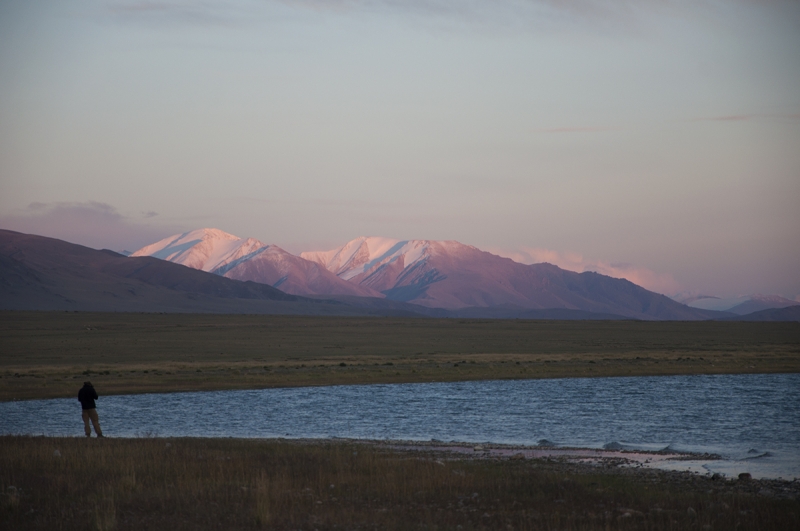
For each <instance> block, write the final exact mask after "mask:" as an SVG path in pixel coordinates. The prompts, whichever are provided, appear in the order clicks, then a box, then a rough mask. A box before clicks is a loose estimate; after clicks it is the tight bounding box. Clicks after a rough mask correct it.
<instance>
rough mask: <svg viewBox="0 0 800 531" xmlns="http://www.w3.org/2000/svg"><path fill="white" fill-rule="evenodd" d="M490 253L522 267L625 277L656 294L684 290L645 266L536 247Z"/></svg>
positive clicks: (674, 282)
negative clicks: (541, 265)
mask: <svg viewBox="0 0 800 531" xmlns="http://www.w3.org/2000/svg"><path fill="white" fill-rule="evenodd" d="M490 252H493V253H495V254H498V255H500V256H505V257H506V258H511V259H512V260H514V261H516V262H520V263H522V264H539V263H542V262H547V263H550V264H553V265H557V266H558V267H560V268H562V269H567V270H569V271H576V272H578V273H583V272H585V271H594V272H596V273H600V274H603V275H608V276H610V277H615V278H624V279H626V280H629V281H631V282H633V283H634V284H638V285H639V286H642V287H644V288H647V289H649V290H650V291H655V292H656V293H664V294H672V293H677V292H679V291H681V285H680V284H679V283H678V281H676V280H675V279H674V278H673V277H672V275H669V274H664V273H657V272H655V271H653V270H651V269H648V268H646V267H640V266H636V265H634V264H629V263H610V262H604V261H602V260H590V259H587V258H584V257H583V255H581V254H579V253H570V252H561V251H553V250H552V249H542V248H535V247H523V248H520V249H516V250H505V249H490Z"/></svg>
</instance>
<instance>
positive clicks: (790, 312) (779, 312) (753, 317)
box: [726, 304, 800, 321]
mask: <svg viewBox="0 0 800 531" xmlns="http://www.w3.org/2000/svg"><path fill="white" fill-rule="evenodd" d="M726 320H728V321H800V304H798V305H795V306H788V307H786V308H769V309H766V310H759V311H757V312H753V313H749V314H747V315H739V316H736V317H729V318H728V319H726Z"/></svg>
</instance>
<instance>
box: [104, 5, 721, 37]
mask: <svg viewBox="0 0 800 531" xmlns="http://www.w3.org/2000/svg"><path fill="white" fill-rule="evenodd" d="M270 3H273V4H282V5H284V6H288V7H290V8H297V9H306V10H313V11H317V12H331V13H354V12H367V13H380V12H387V13H390V14H393V15H411V16H413V17H415V18H417V19H419V20H425V19H443V20H450V21H461V22H463V21H469V22H470V24H471V25H475V24H478V25H481V26H493V25H497V24H498V23H500V24H501V25H502V26H504V27H509V26H516V27H519V28H525V27H528V28H539V27H543V26H552V25H554V24H555V25H563V24H572V23H584V24H585V23H588V24H590V25H594V26H598V25H599V26H608V25H612V26H615V27H618V28H623V29H626V30H630V29H632V28H633V27H634V26H635V23H636V20H637V19H639V18H640V17H641V16H642V15H643V14H645V13H648V12H653V11H659V12H673V11H674V12H678V11H679V10H681V9H682V8H683V4H682V3H675V2H665V1H664V0H638V1H635V2H634V1H632V0H569V1H564V0H491V1H490V0H260V1H259V0H216V1H213V2H212V1H208V0H206V1H202V0H197V1H191V0H149V1H148V0H112V1H111V2H110V4H109V5H108V11H109V12H111V13H112V14H114V15H117V16H120V17H125V18H128V19H132V20H142V21H143V20H156V19H160V20H173V21H181V22H183V23H199V24H207V23H215V24H219V23H223V24H228V23H231V22H233V21H239V22H241V21H243V20H244V19H246V18H247V17H248V16H252V15H255V14H257V13H259V12H261V11H262V10H263V8H264V7H265V6H267V5H268V4H270ZM699 3H700V4H701V6H713V3H712V2H710V1H709V0H706V1H704V0H700V2H699ZM695 4H697V3H695ZM695 7H697V6H696V5H695Z"/></svg>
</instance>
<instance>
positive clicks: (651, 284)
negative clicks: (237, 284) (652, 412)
mask: <svg viewBox="0 0 800 531" xmlns="http://www.w3.org/2000/svg"><path fill="white" fill-rule="evenodd" d="M798 87H800V2H798V1H796V0H794V1H790V0H693V1H689V0H686V1H683V0H638V1H633V0H616V1H615V0H574V1H571V2H564V1H560V0H491V1H490V0H405V1H401V0H328V1H323V0H219V1H202V0H198V1H189V0H169V1H159V0H152V1H133V0H41V1H37V2H30V1H28V0H2V1H0V228H5V229H11V230H17V231H21V232H28V233H34V234H41V235H45V236H52V237H57V238H61V239H65V240H67V241H71V242H74V243H80V244H83V245H88V246H90V247H94V248H110V249H114V250H123V249H125V250H131V251H133V250H136V249H138V248H139V247H142V246H144V245H145V244H148V243H153V242H155V241H157V240H159V239H161V238H163V237H166V236H169V235H171V234H175V233H179V232H183V231H188V230H193V229H197V228H202V227H214V228H218V229H222V230H224V231H226V232H230V233H232V234H235V235H237V236H240V237H254V238H257V239H259V240H261V241H263V242H265V243H270V244H277V245H279V246H281V247H283V248H285V249H287V250H288V251H290V252H295V253H299V252H300V251H310V250H327V249H331V248H334V247H337V246H339V245H342V244H344V243H345V242H347V241H349V240H351V239H353V238H356V237H358V236H369V235H372V236H384V237H391V238H398V239H431V240H458V241H460V242H462V243H465V244H469V245H474V246H476V247H478V248H481V249H484V250H487V251H491V252H494V253H497V254H502V255H504V256H508V257H511V258H514V259H516V260H518V261H522V262H524V263H535V262H539V261H549V262H551V263H555V264H557V265H560V266H562V267H565V268H567V269H572V270H577V271H584V270H593V271H598V272H600V273H604V274H610V275H612V276H619V277H625V278H628V279H630V280H632V281H634V282H637V283H639V284H641V285H643V286H644V287H647V288H649V289H652V290H654V291H658V292H660V293H665V294H668V295H673V294H676V293H679V292H684V293H695V294H707V295H716V296H720V297H733V296H739V295H747V294H754V293H762V294H777V295H781V296H784V297H787V298H791V299H795V298H798V300H800V204H798V200H800V89H798Z"/></svg>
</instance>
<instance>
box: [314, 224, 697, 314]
mask: <svg viewBox="0 0 800 531" xmlns="http://www.w3.org/2000/svg"><path fill="white" fill-rule="evenodd" d="M301 256H302V257H303V258H306V259H308V260H312V261H315V262H317V263H319V264H320V265H324V266H325V267H326V268H327V269H328V270H329V271H331V272H332V273H336V274H337V275H338V276H339V277H340V278H342V279H346V280H348V281H349V282H352V283H355V284H358V285H360V286H365V287H369V288H371V289H373V290H376V291H380V292H382V293H384V294H385V295H386V297H387V298H389V299H392V300H401V301H406V302H413V303H414V304H419V305H423V306H428V307H431V308H448V309H462V308H469V307H507V308H527V309H545V308H564V309H572V310H583V311H589V312H600V313H608V314H616V315H624V316H627V317H633V318H636V319H687V320H691V319H707V318H710V317H711V315H710V313H711V312H706V311H703V310H698V309H695V308H689V307H688V306H685V305H683V304H680V303H678V302H675V301H673V300H672V299H669V298H668V297H665V296H663V295H659V294H657V293H653V292H651V291H648V290H646V289H644V288H642V287H640V286H637V285H635V284H633V283H631V282H629V281H627V280H623V279H616V278H612V277H608V276H605V275H600V274H597V273H575V272H572V271H566V270H564V269H561V268H559V267H557V266H554V265H551V264H546V263H544V264H534V265H525V264H520V263H517V262H514V261H513V260H511V259H509V258H503V257H500V256H497V255H494V254H491V253H487V252H484V251H481V250H480V249H477V248H475V247H472V246H469V245H464V244H461V243H459V242H456V241H430V240H409V241H401V240H392V239H387V238H371V237H369V238H365V237H361V238H357V239H355V240H353V241H351V242H348V243H347V244H345V245H343V246H342V247H339V248H338V249H333V250H331V251H327V252H306V253H302V254H301Z"/></svg>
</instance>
